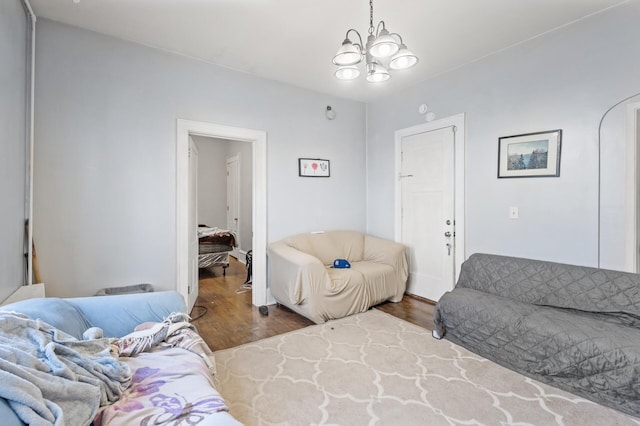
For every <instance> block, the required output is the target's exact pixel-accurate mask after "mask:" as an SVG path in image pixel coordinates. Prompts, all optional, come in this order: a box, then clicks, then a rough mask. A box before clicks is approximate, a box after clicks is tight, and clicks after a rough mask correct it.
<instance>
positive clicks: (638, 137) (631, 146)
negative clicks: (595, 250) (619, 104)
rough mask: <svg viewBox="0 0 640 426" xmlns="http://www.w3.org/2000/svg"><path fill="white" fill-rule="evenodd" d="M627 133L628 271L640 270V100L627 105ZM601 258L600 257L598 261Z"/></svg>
mask: <svg viewBox="0 0 640 426" xmlns="http://www.w3.org/2000/svg"><path fill="white" fill-rule="evenodd" d="M625 127H626V130H625V133H626V156H625V158H626V161H627V164H626V170H627V176H626V180H627V183H626V186H627V189H626V193H627V197H626V199H627V200H628V201H627V204H626V206H627V207H626V224H625V225H626V226H625V229H626V230H627V232H626V233H625V234H626V236H627V238H626V241H625V245H626V247H625V252H626V259H625V263H626V268H625V269H626V271H628V272H636V273H637V272H638V271H640V235H638V233H640V176H639V175H640V173H639V171H640V102H634V103H631V104H629V105H627V111H626V118H625ZM599 261H600V259H598V262H599Z"/></svg>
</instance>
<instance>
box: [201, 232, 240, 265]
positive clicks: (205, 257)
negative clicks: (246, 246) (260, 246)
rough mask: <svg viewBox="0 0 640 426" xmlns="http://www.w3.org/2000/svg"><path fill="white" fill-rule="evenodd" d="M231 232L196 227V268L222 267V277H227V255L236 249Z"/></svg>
mask: <svg viewBox="0 0 640 426" xmlns="http://www.w3.org/2000/svg"><path fill="white" fill-rule="evenodd" d="M236 240H237V238H236V236H235V233H234V232H233V231H229V230H226V229H219V228H216V227H209V226H206V225H198V268H213V267H216V266H221V267H222V275H223V276H224V275H227V268H228V267H229V253H230V252H232V251H233V248H234V247H236V245H237V244H236Z"/></svg>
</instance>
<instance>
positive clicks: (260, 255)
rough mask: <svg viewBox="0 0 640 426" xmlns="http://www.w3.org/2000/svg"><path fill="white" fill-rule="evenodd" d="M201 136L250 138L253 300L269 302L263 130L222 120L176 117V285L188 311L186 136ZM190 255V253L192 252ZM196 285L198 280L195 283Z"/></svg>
mask: <svg viewBox="0 0 640 426" xmlns="http://www.w3.org/2000/svg"><path fill="white" fill-rule="evenodd" d="M190 136H204V137H210V138H217V139H225V140H231V141H241V142H249V143H250V144H251V152H252V160H253V161H252V164H253V172H252V182H251V186H252V191H251V193H252V205H253V213H252V217H251V228H252V230H253V235H252V239H251V241H252V244H251V246H252V250H253V262H252V263H253V264H252V268H253V285H252V287H253V288H252V303H253V304H254V305H256V306H260V305H266V304H267V302H268V290H267V276H266V272H267V268H266V245H267V206H266V201H267V197H266V193H267V188H266V169H267V167H266V143H267V134H266V132H264V131H260V130H252V129H244V128H238V127H231V126H225V125H221V124H214V123H206V122H198V121H190V120H182V119H178V121H177V135H176V141H177V142H176V144H177V151H176V170H177V172H176V192H177V194H176V265H177V268H176V283H177V284H176V289H177V291H178V292H179V293H180V294H182V296H183V297H184V299H185V302H186V303H187V308H188V309H189V311H190V310H191V309H192V307H193V304H194V303H195V298H191V297H190V290H189V289H190V287H192V286H193V285H194V284H193V283H190V282H189V278H190V277H189V265H191V264H192V261H193V259H190V254H189V229H188V225H189V223H188V222H189V221H188V215H189V202H188V201H189V199H188V193H189V170H190V168H189V138H190ZM191 256H193V254H192V255H191ZM195 285H196V286H197V282H196V283H195Z"/></svg>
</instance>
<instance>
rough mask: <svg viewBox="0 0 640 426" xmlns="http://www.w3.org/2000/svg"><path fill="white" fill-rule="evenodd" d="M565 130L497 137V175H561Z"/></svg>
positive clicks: (515, 176)
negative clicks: (561, 155) (561, 153)
mask: <svg viewBox="0 0 640 426" xmlns="http://www.w3.org/2000/svg"><path fill="white" fill-rule="evenodd" d="M561 145H562V130H561V129H556V130H547V131H544V132H535V133H525V134H522V135H514V136H503V137H501V138H498V178H499V179H501V178H520V177H558V176H560V148H561Z"/></svg>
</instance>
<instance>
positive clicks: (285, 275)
mask: <svg viewBox="0 0 640 426" xmlns="http://www.w3.org/2000/svg"><path fill="white" fill-rule="evenodd" d="M267 254H268V256H269V262H270V263H271V268H270V272H271V293H272V294H273V296H274V297H275V298H276V300H278V299H282V298H283V297H286V300H288V301H290V302H291V303H293V304H296V305H298V304H301V303H302V302H303V301H304V300H305V298H307V297H309V295H310V294H315V293H316V292H317V291H318V289H319V288H321V286H322V287H324V283H325V282H326V280H328V279H329V276H328V274H327V269H326V267H325V265H324V264H323V263H322V262H321V261H320V259H318V258H317V257H314V256H312V255H310V254H307V253H304V252H302V251H300V250H297V249H295V248H293V247H291V246H289V245H287V244H285V243H284V242H282V241H278V242H275V243H271V244H269V247H268V248H267ZM292 283H293V285H292Z"/></svg>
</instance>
